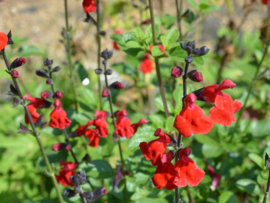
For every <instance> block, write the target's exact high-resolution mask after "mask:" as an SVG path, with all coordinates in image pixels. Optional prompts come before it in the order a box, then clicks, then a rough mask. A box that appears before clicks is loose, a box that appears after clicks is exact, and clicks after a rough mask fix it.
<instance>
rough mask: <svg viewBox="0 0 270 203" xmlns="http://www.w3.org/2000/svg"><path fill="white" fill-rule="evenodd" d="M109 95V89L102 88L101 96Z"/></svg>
mask: <svg viewBox="0 0 270 203" xmlns="http://www.w3.org/2000/svg"><path fill="white" fill-rule="evenodd" d="M109 95H110V90H109V89H104V90H103V91H102V97H108V96H109Z"/></svg>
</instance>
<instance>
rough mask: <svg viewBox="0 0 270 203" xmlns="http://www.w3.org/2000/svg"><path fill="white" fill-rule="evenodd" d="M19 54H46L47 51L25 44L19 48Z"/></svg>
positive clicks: (24, 55)
mask: <svg viewBox="0 0 270 203" xmlns="http://www.w3.org/2000/svg"><path fill="white" fill-rule="evenodd" d="M17 55H19V56H21V57H28V56H31V55H45V52H44V51H41V50H40V49H39V48H37V47H35V46H32V45H26V44H25V45H22V46H21V47H20V48H19V50H18V52H17Z"/></svg>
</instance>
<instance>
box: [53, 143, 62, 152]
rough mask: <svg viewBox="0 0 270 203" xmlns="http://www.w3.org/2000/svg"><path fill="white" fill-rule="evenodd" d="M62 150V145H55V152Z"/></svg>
mask: <svg viewBox="0 0 270 203" xmlns="http://www.w3.org/2000/svg"><path fill="white" fill-rule="evenodd" d="M60 149H62V143H56V144H53V146H52V150H53V151H59V150H60Z"/></svg>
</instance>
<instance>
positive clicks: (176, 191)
mask: <svg viewBox="0 0 270 203" xmlns="http://www.w3.org/2000/svg"><path fill="white" fill-rule="evenodd" d="M188 67H189V63H186V65H185V72H184V75H183V97H182V109H183V108H184V105H185V104H184V98H185V97H186V96H187V72H188ZM182 138H183V136H182V135H181V134H180V133H179V135H178V140H177V146H176V147H177V152H178V151H179V150H180V149H181V148H182ZM178 160H179V156H178V154H177V155H176V156H175V163H176V162H177V161H178ZM180 202H181V199H180V196H179V187H177V188H175V203H180Z"/></svg>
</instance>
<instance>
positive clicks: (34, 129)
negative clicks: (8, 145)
mask: <svg viewBox="0 0 270 203" xmlns="http://www.w3.org/2000/svg"><path fill="white" fill-rule="evenodd" d="M2 53H3V57H4V61H5V64H6V67H7V69H8V70H9V71H11V68H10V65H9V62H8V60H7V57H6V53H5V49H3V51H2ZM11 78H12V80H13V84H14V85H15V87H16V90H17V92H18V94H19V97H20V99H21V100H22V101H23V108H24V111H25V113H26V115H27V117H28V120H29V122H30V125H31V128H32V130H33V133H34V136H35V137H36V139H37V142H38V145H39V148H40V151H41V154H42V156H43V159H44V161H45V164H46V167H47V170H48V173H49V174H50V177H51V179H52V181H53V185H54V187H55V189H56V192H57V196H58V200H59V202H61V203H64V200H63V198H62V194H61V193H60V190H59V188H58V184H57V181H56V178H55V175H54V171H53V169H52V167H51V164H50V162H49V159H48V157H47V155H46V153H45V149H44V146H43V144H42V141H41V140H40V137H39V132H37V129H36V127H35V124H34V122H33V120H32V117H31V115H30V112H29V110H28V108H27V106H26V103H25V100H24V98H23V96H22V93H21V90H20V88H19V85H18V83H17V81H16V79H14V78H13V77H11Z"/></svg>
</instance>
